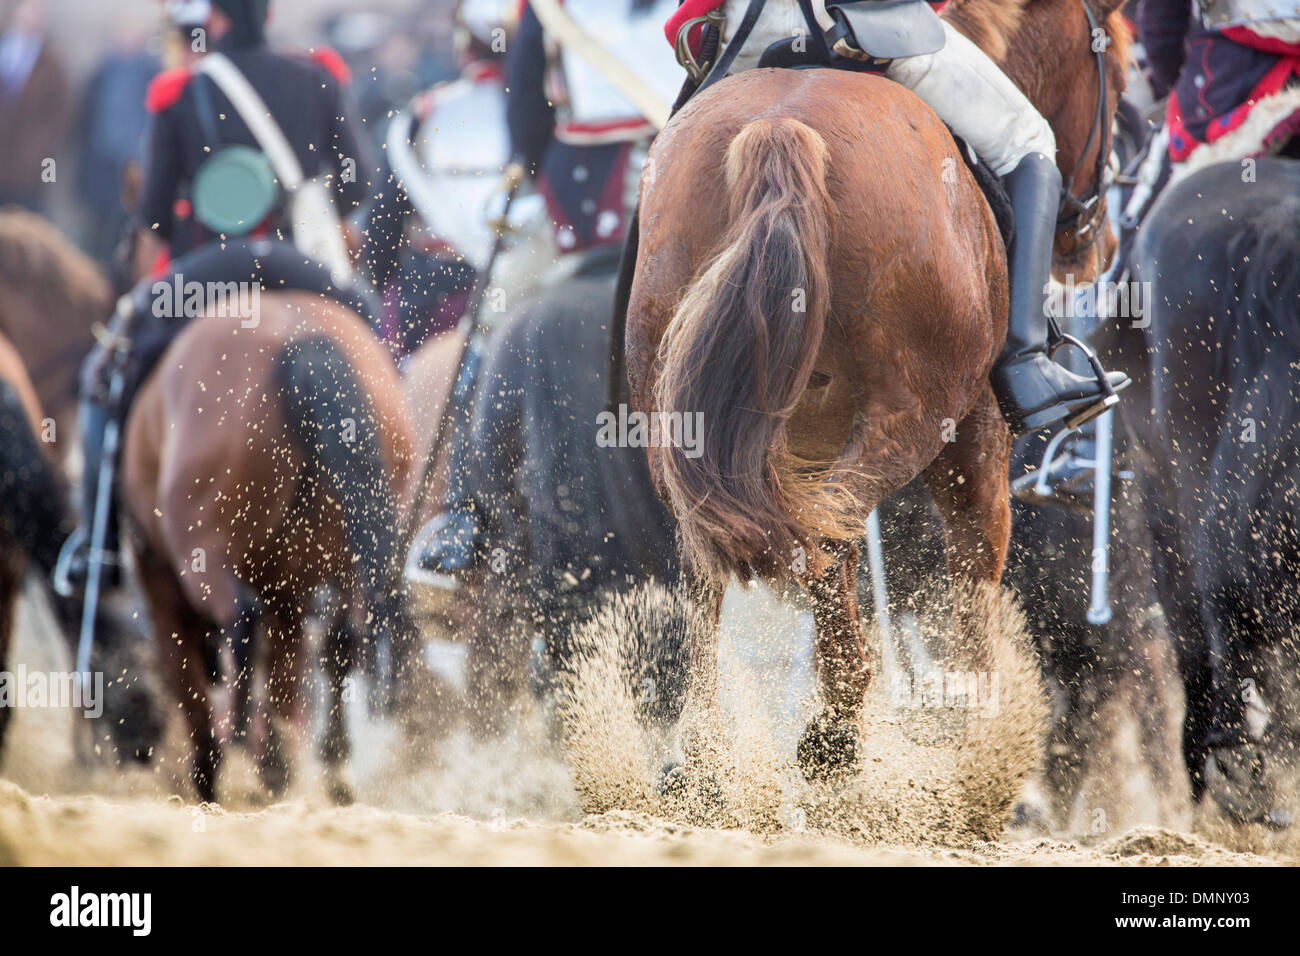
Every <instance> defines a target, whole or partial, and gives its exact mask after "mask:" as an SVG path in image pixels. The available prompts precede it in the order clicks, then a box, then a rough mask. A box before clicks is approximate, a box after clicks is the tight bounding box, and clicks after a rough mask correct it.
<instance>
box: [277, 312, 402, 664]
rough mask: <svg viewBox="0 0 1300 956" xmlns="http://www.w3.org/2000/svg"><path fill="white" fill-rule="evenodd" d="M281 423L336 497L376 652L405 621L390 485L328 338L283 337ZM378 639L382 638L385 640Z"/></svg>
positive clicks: (369, 425)
mask: <svg viewBox="0 0 1300 956" xmlns="http://www.w3.org/2000/svg"><path fill="white" fill-rule="evenodd" d="M277 377H278V379H279V382H278V384H279V386H280V392H281V394H282V395H284V396H285V399H286V402H287V408H286V412H287V413H288V420H289V427H290V429H291V431H292V433H293V435H294V438H295V440H296V441H297V442H298V444H299V445H300V447H301V448H302V449H303V450H304V451H305V452H306V453H307V456H308V460H309V461H311V462H313V464H314V466H315V468H316V474H315V476H314V477H315V478H316V479H317V480H319V481H322V482H323V483H324V485H325V487H326V489H327V490H328V492H329V493H330V495H331V496H332V497H333V498H334V500H335V501H336V502H337V503H338V505H339V508H340V511H341V518H342V521H343V527H344V537H345V540H346V541H347V544H348V550H349V553H350V554H351V555H352V556H353V575H354V577H353V580H351V581H349V582H347V583H348V584H350V585H354V586H355V587H357V588H358V589H359V590H360V593H361V595H362V598H363V600H364V602H365V609H366V611H367V613H368V616H369V619H370V623H371V626H372V628H373V631H374V634H375V636H376V642H375V647H376V649H377V651H378V652H379V653H380V654H389V653H391V652H392V650H393V647H394V643H393V642H394V640H395V639H404V638H405V637H407V636H408V635H409V634H410V633H412V632H413V628H411V627H409V624H410V621H409V614H408V609H407V606H406V593H405V590H404V589H402V588H400V587H399V586H398V585H396V584H395V582H396V581H398V575H397V573H396V570H397V560H398V553H397V552H398V546H397V534H398V532H397V528H398V526H399V523H400V522H399V521H398V511H397V498H398V493H397V489H396V488H394V487H393V485H392V483H391V482H390V481H389V477H388V472H387V470H386V468H385V467H384V461H383V455H382V451H381V447H380V443H379V435H380V430H379V423H378V421H377V419H376V417H375V414H374V410H373V407H372V405H371V401H370V397H369V395H368V393H367V392H366V390H365V389H364V388H363V387H362V385H361V383H360V381H358V379H357V375H356V372H355V370H354V369H353V368H352V365H351V363H349V361H348V358H347V356H346V355H345V354H344V353H343V350H342V349H341V348H340V347H339V346H338V344H337V343H336V342H334V341H333V340H332V339H330V338H328V337H327V336H323V335H318V336H310V337H307V338H302V339H298V340H295V341H293V342H289V343H288V344H286V345H285V346H284V348H283V350H282V351H281V353H280V355H279V357H278V362H277ZM385 645H386V646H385Z"/></svg>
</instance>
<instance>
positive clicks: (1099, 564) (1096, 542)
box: [1088, 411, 1115, 626]
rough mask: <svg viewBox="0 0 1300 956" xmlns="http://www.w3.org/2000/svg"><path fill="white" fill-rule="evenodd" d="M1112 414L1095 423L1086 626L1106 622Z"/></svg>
mask: <svg viewBox="0 0 1300 956" xmlns="http://www.w3.org/2000/svg"><path fill="white" fill-rule="evenodd" d="M1114 420H1115V413H1114V412H1113V411H1110V412H1106V413H1105V414H1103V415H1101V416H1100V417H1099V418H1098V419H1097V426H1096V427H1097V434H1096V442H1097V458H1096V461H1094V462H1093V474H1094V476H1095V477H1094V478H1093V482H1094V484H1093V501H1092V510H1093V516H1092V602H1091V603H1090V604H1089V605H1088V623H1089V624H1095V625H1098V626H1100V625H1102V624H1105V623H1107V622H1109V621H1110V616H1111V608H1110V479H1111V470H1112V468H1113V466H1114V460H1113V450H1114V447H1113V443H1112V441H1111V438H1112V431H1111V429H1112V428H1113V427H1114Z"/></svg>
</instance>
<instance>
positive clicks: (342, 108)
mask: <svg viewBox="0 0 1300 956" xmlns="http://www.w3.org/2000/svg"><path fill="white" fill-rule="evenodd" d="M268 5H269V0H191V2H189V3H187V4H184V5H181V6H182V7H183V9H184V16H185V20H186V21H189V22H190V25H192V23H193V22H197V21H198V19H199V17H202V21H201V22H202V23H203V28H202V30H198V31H194V32H192V33H191V35H190V36H189V37H187V38H186V39H187V40H188V41H189V42H190V45H191V46H192V47H193V48H194V49H196V50H197V51H200V52H202V51H204V50H210V51H214V52H216V51H219V52H220V53H221V54H223V55H224V56H225V58H226V59H227V61H228V62H229V63H231V64H233V65H234V67H235V68H236V69H237V70H238V72H239V73H240V74H242V75H243V77H244V78H245V80H246V81H247V83H248V84H249V85H251V87H252V88H253V90H255V91H256V93H257V94H258V95H259V96H260V98H261V100H262V101H263V103H264V104H265V109H266V111H267V112H269V114H270V116H271V117H272V118H273V120H274V122H275V124H276V125H278V126H279V128H280V131H281V133H282V135H283V137H284V139H285V140H287V141H288V145H289V147H290V149H291V150H292V153H293V154H294V157H295V158H296V160H297V162H298V164H299V166H300V167H301V172H302V175H303V176H304V177H305V178H308V179H310V178H313V177H322V178H324V180H325V182H326V184H327V185H328V186H329V188H330V191H331V192H332V194H333V199H334V206H335V210H336V212H337V211H348V210H352V209H356V208H359V207H360V205H361V204H362V203H363V202H365V201H366V199H367V198H368V196H369V192H370V172H369V171H370V169H371V166H370V161H369V150H368V147H367V145H366V143H365V141H364V138H363V137H362V136H361V135H359V131H358V130H357V129H356V128H355V125H354V123H353V122H351V121H350V116H351V109H350V107H349V105H348V102H347V97H346V94H345V92H344V80H345V73H344V67H343V66H342V62H341V60H339V58H338V56H337V55H336V54H334V53H333V52H332V51H330V50H327V49H318V50H317V51H315V52H314V53H312V54H311V55H309V56H296V55H285V54H281V53H277V52H273V51H271V50H270V49H269V48H268V47H267V46H266V40H265V35H264V28H265V23H266V19H267V14H268ZM196 6H200V7H202V8H203V9H202V10H201V11H200V12H198V13H196V12H195V9H194V8H195V7H196ZM146 107H147V109H148V111H149V112H150V114H151V125H150V131H149V135H148V137H147V140H146V147H145V157H144V184H145V185H144V192H143V195H142V196H141V199H140V208H139V217H140V228H141V231H142V232H143V234H144V235H145V236H146V237H148V236H156V237H157V238H158V239H160V240H162V242H164V243H166V250H165V253H166V259H167V261H166V265H165V266H164V267H161V268H159V269H158V270H156V271H155V274H154V275H153V276H151V277H149V278H147V279H145V280H144V281H142V282H141V283H140V284H139V285H137V286H136V287H135V289H134V290H132V292H131V293H130V294H129V295H128V296H124V297H123V298H122V300H120V302H119V303H118V307H117V311H116V313H115V314H114V316H113V318H112V320H111V321H110V323H109V327H108V329H107V330H106V332H104V333H103V334H101V336H100V343H99V345H98V346H97V347H96V348H95V350H94V351H92V353H91V354H90V356H89V357H88V358H87V360H86V362H85V363H84V365H83V367H82V376H81V392H82V394H81V406H80V409H79V423H80V431H81V440H82V451H83V471H82V474H83V480H82V496H83V500H82V508H81V519H82V523H83V526H82V527H81V528H78V529H77V531H76V532H74V533H73V535H71V536H70V537H69V539H68V541H67V542H66V543H65V544H64V547H63V553H62V554H61V556H60V562H59V568H58V570H57V572H56V584H57V586H58V587H59V589H60V590H61V591H63V592H64V593H71V592H74V591H76V590H79V589H80V588H81V587H82V586H83V585H84V583H85V579H86V577H87V574H88V569H89V563H90V562H89V557H90V543H91V542H90V534H89V528H90V527H91V526H92V521H93V517H94V515H95V510H96V503H97V497H98V496H97V489H98V485H99V483H100V482H99V480H98V479H99V476H100V473H101V470H102V467H103V466H104V465H105V464H109V465H111V464H112V463H111V462H108V463H106V462H104V460H103V458H104V455H103V450H104V449H103V441H104V434H105V428H106V426H107V425H108V424H109V422H110V421H111V420H115V421H118V422H121V421H124V420H125V409H126V407H127V401H128V398H129V395H130V393H131V392H132V390H133V389H134V388H136V387H138V385H139V384H140V383H141V382H142V381H143V379H144V377H145V376H146V375H147V373H148V371H149V369H150V366H151V363H152V362H154V361H156V360H157V359H158V358H159V357H161V355H162V353H163V351H165V349H166V347H167V345H168V344H169V343H170V342H171V341H172V340H173V339H174V337H175V335H176V334H177V333H178V332H179V331H180V329H181V328H183V327H184V322H183V318H184V315H182V314H180V313H178V312H177V311H176V309H175V304H174V303H173V304H172V306H171V307H163V308H159V305H160V304H162V303H160V302H159V301H157V300H156V298H155V294H154V291H153V290H154V288H155V286H156V285H157V286H159V287H160V288H161V287H166V288H167V290H168V296H169V300H170V290H171V287H172V285H173V283H174V280H179V279H181V277H183V281H184V284H185V285H184V287H185V288H192V287H193V286H192V283H200V284H201V286H202V288H203V289H205V290H206V289H209V288H212V285H210V283H216V284H223V285H224V284H227V283H230V282H231V281H232V280H245V281H248V280H253V281H257V282H259V283H260V285H261V287H262V288H264V289H267V290H271V289H297V290H303V291H308V292H316V293H319V294H322V295H328V296H331V297H333V298H335V299H337V300H339V301H341V302H343V303H344V304H345V305H347V306H349V307H350V308H352V309H354V310H356V311H358V312H360V313H361V314H362V315H364V316H367V317H371V316H373V315H374V314H375V309H374V307H373V305H372V298H373V296H372V295H371V294H370V292H369V290H368V289H364V288H362V287H360V286H357V285H354V284H353V283H352V281H351V279H350V277H349V276H348V275H346V274H344V273H343V272H342V270H340V269H338V268H334V269H331V268H328V267H327V266H325V265H324V264H323V263H322V262H318V261H315V260H313V259H310V258H308V257H307V256H306V255H305V254H304V253H303V252H302V251H300V250H299V248H298V247H297V246H296V245H295V243H294V240H295V239H300V238H301V235H300V233H303V232H305V231H306V227H305V226H304V225H303V223H304V222H305V220H304V219H303V218H300V214H299V213H298V212H297V210H296V209H295V211H294V212H290V210H289V208H288V207H289V203H288V198H289V197H286V196H284V195H282V194H281V189H280V187H279V186H277V185H276V183H277V182H278V175H276V176H273V175H271V174H269V173H267V174H263V175H262V177H261V179H260V180H259V182H260V183H263V184H267V185H265V187H264V190H265V192H266V195H267V197H268V198H267V201H266V203H265V208H266V209H267V210H269V211H267V212H266V213H265V215H264V216H263V217H262V218H260V219H259V220H258V221H257V222H255V223H253V224H251V226H250V228H244V227H242V226H239V225H237V224H230V225H227V226H226V227H225V228H221V229H220V232H218V231H217V228H215V227H214V226H213V225H212V224H211V221H210V222H209V224H205V223H204V222H203V221H201V219H202V218H203V217H202V216H201V215H200V214H199V211H198V209H197V208H196V207H197V206H198V205H199V202H198V196H197V194H196V193H197V191H196V190H195V189H194V187H195V183H196V175H200V174H201V171H202V168H203V167H204V165H205V163H206V162H207V161H208V160H209V158H210V157H212V156H214V155H215V154H219V153H221V152H224V151H227V150H230V151H232V155H233V156H234V157H235V161H236V162H239V163H241V164H242V166H241V169H242V172H243V174H244V175H243V176H242V178H239V179H237V180H236V181H237V182H241V183H244V184H247V183H248V182H249V180H250V178H256V176H255V174H256V173H257V172H258V168H259V167H258V166H257V163H256V158H255V157H256V156H257V155H261V147H260V145H259V143H258V139H257V137H255V136H254V135H253V133H252V132H251V131H250V130H249V128H248V126H247V125H246V123H245V122H244V120H243V117H242V115H241V113H240V111H239V110H238V109H236V108H235V106H234V105H233V104H232V103H231V101H230V100H229V99H228V98H227V96H226V95H225V93H224V91H223V89H222V88H221V87H220V86H219V85H218V83H216V82H215V81H213V79H212V77H211V76H209V75H201V73H200V71H199V70H198V69H196V68H195V66H193V65H191V66H184V67H179V68H175V69H171V70H167V71H164V72H163V73H161V74H159V75H158V76H157V77H155V79H154V80H153V82H152V83H151V84H150V87H149V91H148V94H147V100H146ZM236 147H242V148H243V149H244V152H243V153H242V154H240V153H236V152H234V151H235V148H236ZM249 157H254V159H253V162H252V163H249V162H248V158H249ZM270 159H271V158H270V157H267V159H266V160H265V161H266V162H267V166H268V167H270V168H272V169H276V168H280V167H274V166H273V165H272V163H271V162H270ZM208 168H209V169H211V168H212V167H211V166H209V167H208ZM227 169H229V167H227ZM217 182H218V183H219V184H220V183H221V182H222V180H217ZM224 182H225V183H227V184H228V183H230V182H231V180H230V179H229V178H227V179H225V180H224ZM250 191H251V192H255V190H250ZM234 198H235V192H234V190H233V188H231V187H229V186H226V187H225V188H224V190H223V189H222V188H220V187H219V188H218V189H217V190H216V199H215V200H213V202H215V204H216V205H215V208H216V209H217V210H220V209H221V208H222V203H228V202H229V201H232V200H233V199H234ZM209 218H210V217H209ZM326 218H327V219H328V218H329V217H326ZM218 221H219V220H218ZM337 225H338V223H337V216H335V217H334V219H333V226H335V227H336V226H337ZM329 228H330V222H326V223H325V230H326V231H328V229H329ZM241 232H242V234H241ZM335 238H337V237H335ZM186 296H187V297H188V293H186ZM177 298H180V296H177ZM184 311H185V312H186V313H188V314H191V315H192V314H193V313H194V311H197V310H191V309H189V308H188V306H187V307H186V308H185V309H184ZM128 363H129V365H128ZM108 380H118V381H120V382H121V388H120V389H119V394H118V396H117V398H116V400H113V399H112V396H111V386H110V384H109V381H108ZM112 497H113V496H112V495H111V494H110V495H109V501H108V506H109V509H110V510H109V513H108V522H107V534H106V535H105V538H104V542H103V547H102V548H101V549H100V550H99V553H98V555H97V558H98V560H99V562H100V563H101V565H102V567H103V571H104V575H105V578H104V580H105V583H106V584H107V585H109V586H111V585H112V584H113V583H114V582H115V580H116V578H117V570H118V567H119V565H120V562H119V560H118V555H117V534H116V521H115V520H113V519H114V517H115V516H114V514H113V510H114V509H113V508H112V500H111V499H112Z"/></svg>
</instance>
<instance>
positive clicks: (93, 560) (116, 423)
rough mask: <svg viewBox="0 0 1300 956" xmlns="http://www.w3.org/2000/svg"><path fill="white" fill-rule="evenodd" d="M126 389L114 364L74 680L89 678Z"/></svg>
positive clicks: (122, 375)
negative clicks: (121, 406)
mask: <svg viewBox="0 0 1300 956" xmlns="http://www.w3.org/2000/svg"><path fill="white" fill-rule="evenodd" d="M125 388H126V370H125V369H123V368H122V363H121V362H120V361H118V362H116V363H115V367H114V369H113V375H112V377H111V379H110V380H109V385H108V407H109V409H111V414H110V415H109V416H108V421H107V423H105V425H104V444H103V452H102V458H101V461H100V468H99V477H98V483H97V484H96V486H95V517H94V521H93V522H92V523H91V526H90V547H89V549H88V551H87V554H86V561H87V565H86V594H85V597H84V598H83V601H82V605H81V633H80V634H79V635H78V637H77V661H76V667H75V671H76V674H77V680H79V681H80V680H84V679H85V678H87V677H89V676H90V651H91V648H92V647H93V646H94V643H95V616H96V615H97V614H98V613H99V592H100V589H101V587H102V584H103V570H104V564H103V557H104V539H105V538H107V537H108V512H109V499H110V497H111V496H112V494H113V475H114V473H115V472H116V471H117V449H118V445H119V444H120V443H121V437H122V425H121V415H120V414H119V408H118V406H119V405H120V404H121V401H122V393H123V391H124V390H125Z"/></svg>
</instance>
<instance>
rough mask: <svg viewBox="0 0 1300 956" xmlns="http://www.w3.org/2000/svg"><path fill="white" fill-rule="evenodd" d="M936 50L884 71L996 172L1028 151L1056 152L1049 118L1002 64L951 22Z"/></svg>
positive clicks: (1010, 167)
mask: <svg viewBox="0 0 1300 956" xmlns="http://www.w3.org/2000/svg"><path fill="white" fill-rule="evenodd" d="M943 30H944V33H945V34H947V42H946V43H944V45H943V49H942V50H940V51H939V52H938V53H930V54H927V55H926V56H909V57H907V58H906V59H902V60H894V61H893V62H892V63H890V65H889V69H887V70H886V71H885V75H886V76H888V77H889V78H890V79H891V80H894V81H896V82H898V83H901V84H902V85H903V86H906V87H907V88H908V89H909V90H911V91H912V92H913V93H915V94H916V95H917V96H919V97H920V98H921V99H923V100H925V102H926V103H927V104H929V106H930V109H932V110H934V111H935V112H936V113H938V114H939V118H940V119H941V120H943V121H944V122H945V123H947V124H948V125H949V126H950V127H952V130H953V132H954V133H956V134H957V135H958V136H960V137H961V138H962V139H964V140H966V142H968V143H970V145H971V148H972V149H974V150H975V152H976V153H978V154H979V155H980V157H981V158H982V159H983V160H984V161H985V162H986V163H988V164H989V165H990V166H992V167H993V170H994V172H996V173H997V174H998V175H999V176H1005V175H1006V174H1007V173H1009V172H1010V171H1011V170H1013V169H1015V168H1016V166H1017V165H1018V164H1019V163H1020V160H1022V159H1024V158H1025V156H1027V155H1029V154H1030V153H1042V154H1043V155H1044V156H1047V157H1048V158H1055V156H1056V137H1055V136H1054V135H1053V134H1052V127H1051V126H1049V125H1048V123H1047V120H1045V119H1043V117H1042V115H1041V114H1040V113H1039V112H1038V110H1036V109H1035V108H1034V105H1033V104H1032V103H1030V102H1029V100H1028V99H1026V97H1025V94H1023V93H1021V92H1020V89H1019V88H1018V87H1017V86H1016V85H1015V84H1014V83H1012V82H1011V80H1010V79H1009V78H1008V77H1007V75H1006V74H1005V73H1003V72H1002V69H1001V67H999V66H998V65H997V64H996V63H994V62H993V61H992V60H991V59H989V57H988V55H987V54H985V52H984V51H983V50H981V49H980V48H979V47H977V46H976V45H975V44H974V43H972V42H971V41H970V40H968V39H966V37H965V36H963V35H962V34H961V33H959V32H957V30H955V29H954V28H953V27H952V26H951V25H950V24H948V23H946V22H945V23H944V25H943Z"/></svg>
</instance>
